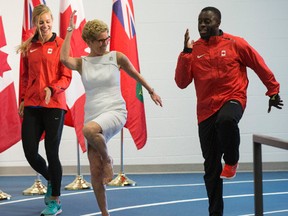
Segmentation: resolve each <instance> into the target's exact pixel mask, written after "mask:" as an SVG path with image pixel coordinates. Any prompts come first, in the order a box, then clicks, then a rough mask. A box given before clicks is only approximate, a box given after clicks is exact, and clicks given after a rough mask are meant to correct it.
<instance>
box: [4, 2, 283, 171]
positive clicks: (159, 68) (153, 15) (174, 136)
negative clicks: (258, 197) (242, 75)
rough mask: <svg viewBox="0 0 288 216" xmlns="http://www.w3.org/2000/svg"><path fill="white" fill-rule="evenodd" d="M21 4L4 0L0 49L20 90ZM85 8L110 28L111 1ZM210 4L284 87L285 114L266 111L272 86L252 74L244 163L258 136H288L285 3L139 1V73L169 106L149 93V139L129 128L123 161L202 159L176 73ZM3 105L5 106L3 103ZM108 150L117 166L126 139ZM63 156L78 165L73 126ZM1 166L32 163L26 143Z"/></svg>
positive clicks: (266, 155) (269, 152) (189, 97)
mask: <svg viewBox="0 0 288 216" xmlns="http://www.w3.org/2000/svg"><path fill="white" fill-rule="evenodd" d="M23 2H24V1H19V0H9V1H0V15H2V19H3V23H4V28H5V34H6V40H7V46H6V47H4V48H1V50H3V51H4V52H6V53H8V54H9V58H8V63H9V64H10V66H11V68H12V71H11V73H10V75H12V78H13V80H14V82H15V87H16V92H18V71H19V55H16V53H15V47H16V46H17V45H18V44H19V43H20V40H21V29H22V19H23ZM46 2H47V5H48V6H49V7H50V8H51V9H52V11H53V14H54V18H55V20H54V27H53V28H54V31H55V32H57V33H58V29H59V2H60V1H59V0H46ZM15 5H17V7H15ZM83 5H84V9H85V14H86V19H87V20H90V19H94V18H98V19H102V20H103V21H105V22H106V23H107V24H109V25H110V23H111V12H112V0H83ZM210 5H212V6H216V7H218V8H219V9H220V10H221V12H222V17H223V18H222V25H221V28H222V30H223V31H226V32H228V33H231V34H235V35H240V36H242V37H244V38H245V39H246V40H247V41H248V42H250V44H251V45H253V46H254V47H255V48H256V49H257V50H258V51H259V52H260V53H261V54H262V56H263V57H264V59H265V60H266V63H267V64H268V66H269V67H270V68H271V69H272V71H274V73H275V76H276V78H277V80H278V81H279V82H280V84H281V97H282V98H283V100H284V102H285V103H286V107H284V109H283V110H281V111H279V110H275V109H273V110H272V112H271V113H270V114H267V104H268V97H266V96H265V95H264V94H265V92H266V89H265V87H264V86H263V84H262V83H261V82H260V80H259V79H258V77H257V76H255V74H254V73H253V72H252V71H249V77H250V86H249V89H248V105H247V109H246V112H245V114H244V116H243V118H242V121H241V123H240V129H241V139H242V142H241V147H240V150H241V158H240V162H252V134H253V133H258V134H266V135H271V136H276V137H279V138H283V139H288V130H287V129H288V127H287V123H288V112H287V102H288V95H287V92H288V89H287V88H288V87H287V80H288V72H287V68H288V61H287V60H288V59H287V57H288V56H287V52H286V50H287V46H288V45H287V44H288V29H287V27H286V25H287V22H288V13H287V11H286V10H287V8H288V1H287V0H229V1H228V0H218V1H212V0H143V1H140V0H134V10H135V19H136V32H137V40H138V52H139V60H140V68H141V73H142V74H143V75H144V77H145V78H146V79H147V80H148V81H149V83H151V85H152V86H153V87H154V88H155V90H156V91H157V92H158V93H159V94H160V95H161V96H162V99H163V104H164V107H163V108H159V107H156V106H155V105H154V103H153V102H152V101H151V100H150V97H149V95H148V94H147V93H146V92H145V95H144V98H145V109H146V116H147V127H148V141H147V144H146V146H145V147H144V148H143V149H142V150H140V151H137V150H136V148H135V145H134V144H133V142H132V139H131V137H130V135H129V134H128V131H127V130H126V129H125V130H124V146H125V149H124V158H125V159H124V162H125V164H127V165H128V164H129V165H133V164H182V163H202V162H203V159H202V156H201V150H200V147H199V146H200V145H199V140H198V132H197V121H196V115H195V106H196V99H195V91H194V86H193V85H191V86H189V87H188V88H187V89H185V90H180V89H178V88H177V87H176V85H175V83H174V70H175V65H176V61H177V57H178V54H179V53H180V52H181V50H182V48H183V38H184V32H185V30H186V28H189V29H190V32H191V33H190V34H191V38H192V39H197V38H198V31H197V17H198V14H199V12H200V10H201V9H202V8H203V7H205V6H210ZM6 74H7V73H6ZM7 76H8V75H7ZM1 104H2V105H1V106H3V105H5V102H1ZM108 145H109V150H110V153H111V155H112V156H113V157H114V163H115V164H119V163H120V159H119V157H120V135H117V136H116V137H115V138H113V139H112V140H111V141H110V143H109V144H108ZM41 146H43V145H41ZM41 152H42V153H43V148H42V147H41ZM60 154H61V160H62V164H63V165H75V164H76V161H77V157H76V155H77V154H76V139H75V134H74V129H72V128H69V127H66V126H65V129H64V133H63V138H62V143H61V149H60ZM287 160H288V153H287V151H283V150H279V149H275V148H270V147H263V161H266V162H270V161H273V162H274V161H286V162H287ZM81 164H82V165H87V164H88V161H87V159H86V154H82V153H81ZM3 166H4V167H6V166H7V167H8V166H28V163H27V162H26V159H25V157H24V154H23V151H22V144H21V142H19V143H18V144H16V145H14V146H13V147H12V148H10V149H8V150H7V151H5V152H4V153H2V154H1V157H0V167H3Z"/></svg>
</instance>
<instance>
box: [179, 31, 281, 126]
mask: <svg viewBox="0 0 288 216" xmlns="http://www.w3.org/2000/svg"><path fill="white" fill-rule="evenodd" d="M247 67H249V68H251V69H252V70H253V71H255V73H256V74H257V75H258V77H259V78H260V79H261V81H262V82H263V84H264V85H265V86H266V88H267V89H268V91H267V92H266V95H268V96H271V95H274V94H277V93H279V88H280V85H279V83H278V82H277V81H276V79H275V77H274V75H273V73H272V71H271V70H270V69H269V68H268V67H267V65H266V64H265V62H264V60H263V58H262V57H261V56H260V55H259V54H258V53H257V51H256V50H255V49H253V47H251V46H250V45H249V44H248V43H247V42H246V41H245V40H244V39H243V38H240V37H236V36H233V35H230V34H226V33H223V34H222V35H220V36H213V37H211V38H210V39H209V41H205V40H203V39H201V38H200V39H199V40H197V41H196V42H195V43H194V45H193V50H192V52H191V53H186V52H182V53H180V55H179V57H178V62H177V66H176V71H175V81H176V84H177V86H178V87H179V88H181V89H184V88H186V87H187V86H188V85H189V84H190V83H191V82H192V81H193V80H194V84H195V89H196V95H197V117H198V123H200V122H202V121H204V120H205V119H207V118H209V117H210V116H211V115H213V114H214V113H215V112H217V111H218V110H219V109H220V108H221V107H222V106H223V104H224V103H225V102H227V101H228V100H232V99H235V100H237V101H239V102H240V103H241V105H242V107H243V110H244V109H245V107H246V101H247V87H248V82H249V80H248V77H247Z"/></svg>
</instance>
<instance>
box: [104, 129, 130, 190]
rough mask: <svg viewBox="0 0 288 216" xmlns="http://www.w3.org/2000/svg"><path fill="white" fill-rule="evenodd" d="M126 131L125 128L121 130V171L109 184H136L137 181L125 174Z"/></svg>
mask: <svg viewBox="0 0 288 216" xmlns="http://www.w3.org/2000/svg"><path fill="white" fill-rule="evenodd" d="M123 137H124V132H123V129H122V130H121V139H120V146H121V147H120V148H121V155H120V163H121V164H120V173H119V174H118V175H117V177H116V178H115V179H113V180H112V181H111V182H109V183H108V185H109V186H122V187H123V186H135V185H136V182H135V181H133V180H131V179H129V178H128V177H127V176H126V175H125V174H124V162H123V161H124V156H123V155H124V145H123V143H124V142H123V140H124V138H123Z"/></svg>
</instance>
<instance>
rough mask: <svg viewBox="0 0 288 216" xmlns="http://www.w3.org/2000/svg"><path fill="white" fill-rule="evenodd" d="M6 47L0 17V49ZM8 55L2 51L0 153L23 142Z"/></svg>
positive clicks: (0, 70)
mask: <svg viewBox="0 0 288 216" xmlns="http://www.w3.org/2000/svg"><path fill="white" fill-rule="evenodd" d="M4 46H6V38H5V32H4V27H3V22H2V16H0V49H1V48H2V47H4ZM7 57H8V55H7V54H6V53H5V52H2V51H1V50H0V101H1V104H2V105H1V108H0V122H1V130H0V153H1V152H3V151H5V150H7V149H8V148H10V147H11V146H13V145H14V144H16V143H17V142H19V141H20V140H21V121H20V117H19V115H18V110H17V100H16V94H15V88H14V82H13V81H12V78H11V77H9V73H5V74H4V72H6V71H9V70H11V68H10V66H9V64H8V62H7Z"/></svg>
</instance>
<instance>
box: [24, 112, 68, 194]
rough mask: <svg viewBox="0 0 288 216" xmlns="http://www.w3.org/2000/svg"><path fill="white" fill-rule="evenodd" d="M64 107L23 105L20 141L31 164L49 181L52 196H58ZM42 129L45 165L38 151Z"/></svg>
mask: <svg viewBox="0 0 288 216" xmlns="http://www.w3.org/2000/svg"><path fill="white" fill-rule="evenodd" d="M64 115H65V110H62V109H55V108H32V107H25V108H24V118H23V123H22V144H23V149H24V153H25V157H26V159H27V161H28V162H29V164H30V165H31V167H32V168H33V169H34V170H35V171H36V172H38V173H40V174H41V175H42V176H43V177H44V178H45V179H46V180H47V181H51V185H52V196H60V189H61V180H62V166H61V163H60V160H59V155H58V153H59V145H60V140H61V136H62V130H63V125H64ZM43 132H45V138H44V139H45V141H44V144H45V151H46V157H47V160H48V166H47V165H46V161H45V160H44V158H43V157H42V156H41V155H40V154H39V153H38V149H39V142H40V140H41V136H42V134H43Z"/></svg>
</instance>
